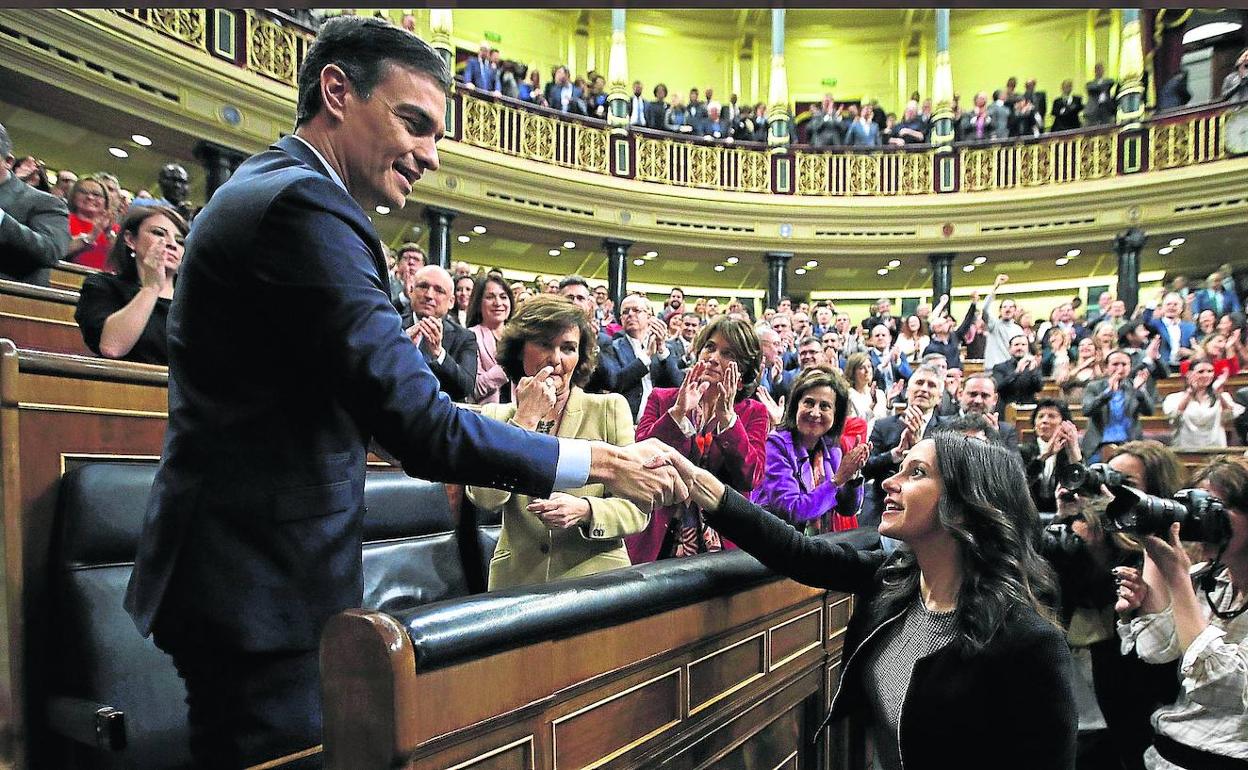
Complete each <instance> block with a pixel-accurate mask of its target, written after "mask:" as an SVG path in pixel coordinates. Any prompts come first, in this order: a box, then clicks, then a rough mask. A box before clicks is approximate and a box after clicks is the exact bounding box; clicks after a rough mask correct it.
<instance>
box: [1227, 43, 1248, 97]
mask: <svg viewBox="0 0 1248 770" xmlns="http://www.w3.org/2000/svg"><path fill="white" fill-rule="evenodd" d="M1221 96H1222V98H1223V99H1225V100H1226V101H1231V102H1239V101H1243V100H1244V99H1248V48H1245V49H1244V50H1243V51H1241V52H1240V54H1239V57H1238V58H1237V59H1235V69H1233V70H1231V72H1230V73H1229V74H1227V76H1226V77H1225V78H1224V79H1223V80H1222V91H1221Z"/></svg>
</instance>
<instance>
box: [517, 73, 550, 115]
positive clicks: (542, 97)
mask: <svg viewBox="0 0 1248 770" xmlns="http://www.w3.org/2000/svg"><path fill="white" fill-rule="evenodd" d="M518 96H519V98H520V100H521V101H525V102H530V103H532V104H536V105H539V106H542V107H544V106H546V94H545V92H544V91H543V90H542V73H541V72H540V71H539V70H538V69H537V67H530V68H529V71H528V73H526V77H525V79H524V82H522V83H520V89H519V93H518Z"/></svg>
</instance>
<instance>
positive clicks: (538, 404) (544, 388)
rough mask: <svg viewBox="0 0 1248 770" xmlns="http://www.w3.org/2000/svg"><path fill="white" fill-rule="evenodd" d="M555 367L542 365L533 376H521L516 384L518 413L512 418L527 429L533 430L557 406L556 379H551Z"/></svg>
mask: <svg viewBox="0 0 1248 770" xmlns="http://www.w3.org/2000/svg"><path fill="white" fill-rule="evenodd" d="M553 373H554V369H552V368H551V367H549V366H544V367H542V369H541V371H539V372H538V373H537V374H535V375H533V376H532V377H522V378H520V384H518V385H517V386H516V415H515V417H513V418H512V419H513V420H515V421H516V424H517V425H519V426H520V427H521V428H524V429H526V430H533V429H535V428H536V427H537V423H538V422H539V421H540V420H541V419H542V418H543V417H545V416H546V415H548V414H550V412H551V410H553V409H554V408H555V381H554V380H553V379H551V375H552V374H553Z"/></svg>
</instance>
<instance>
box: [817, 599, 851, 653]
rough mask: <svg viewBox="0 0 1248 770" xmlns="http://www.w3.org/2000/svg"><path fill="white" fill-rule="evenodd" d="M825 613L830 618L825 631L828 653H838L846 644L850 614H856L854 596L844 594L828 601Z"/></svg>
mask: <svg viewBox="0 0 1248 770" xmlns="http://www.w3.org/2000/svg"><path fill="white" fill-rule="evenodd" d="M824 614H825V615H826V617H827V619H828V627H827V630H826V631H825V634H826V639H827V647H828V653H829V654H831V655H838V654H840V652H841V648H843V647H844V646H845V627H846V626H847V625H849V616H850V615H852V614H854V597H852V596H844V597H841V598H838V599H835V600H833V601H831V602H828V605H827V608H826V611H825V613H824Z"/></svg>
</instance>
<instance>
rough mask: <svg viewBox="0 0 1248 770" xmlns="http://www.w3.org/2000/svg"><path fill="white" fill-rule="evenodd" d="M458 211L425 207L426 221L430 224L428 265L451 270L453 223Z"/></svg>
mask: <svg viewBox="0 0 1248 770" xmlns="http://www.w3.org/2000/svg"><path fill="white" fill-rule="evenodd" d="M458 214H459V212H458V211H451V210H450V209H441V208H438V207H437V206H426V207H425V221H426V222H428V223H429V255H428V259H427V260H426V264H430V265H440V266H441V267H444V268H446V269H447V270H450V269H451V222H452V221H453V220H454V219H455V217H456V216H457V215H458Z"/></svg>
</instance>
